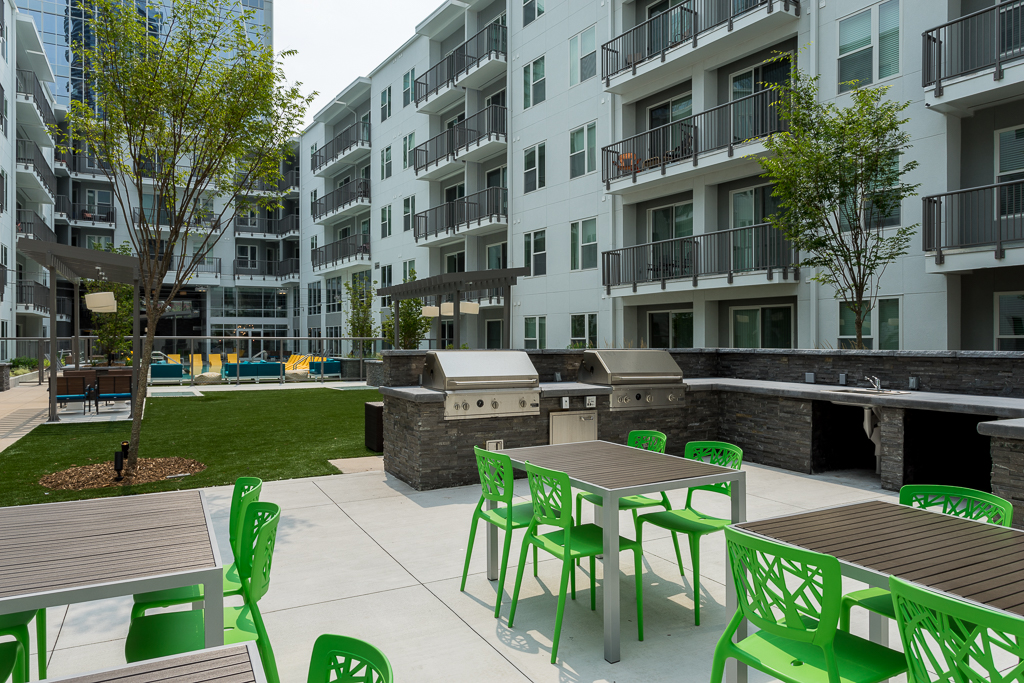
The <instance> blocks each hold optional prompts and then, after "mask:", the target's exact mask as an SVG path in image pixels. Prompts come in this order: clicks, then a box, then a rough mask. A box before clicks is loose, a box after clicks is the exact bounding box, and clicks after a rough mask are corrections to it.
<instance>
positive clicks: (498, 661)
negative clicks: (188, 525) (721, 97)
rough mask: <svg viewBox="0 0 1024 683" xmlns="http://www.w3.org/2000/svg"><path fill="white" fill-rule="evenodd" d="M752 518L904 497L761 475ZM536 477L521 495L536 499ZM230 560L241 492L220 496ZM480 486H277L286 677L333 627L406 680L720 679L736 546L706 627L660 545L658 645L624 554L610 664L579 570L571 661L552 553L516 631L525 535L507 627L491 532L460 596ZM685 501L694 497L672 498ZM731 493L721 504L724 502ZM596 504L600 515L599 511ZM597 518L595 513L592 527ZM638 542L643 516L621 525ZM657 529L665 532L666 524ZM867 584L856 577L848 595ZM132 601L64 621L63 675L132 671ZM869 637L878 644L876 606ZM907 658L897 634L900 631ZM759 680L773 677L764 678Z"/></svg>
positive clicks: (709, 555) (649, 573)
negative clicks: (716, 664) (640, 629)
mask: <svg viewBox="0 0 1024 683" xmlns="http://www.w3.org/2000/svg"><path fill="white" fill-rule="evenodd" d="M744 469H745V470H746V471H747V477H748V479H747V481H748V484H747V488H748V501H747V510H748V517H749V519H751V520H756V519H762V518H766V517H773V516H778V515H782V514H787V513H795V512H799V511H802V510H808V509H815V508H820V507H826V506H832V505H838V504H842V503H849V502H854V501H861V500H869V499H878V498H894V497H895V496H894V494H892V493H889V492H885V491H882V490H881V489H880V487H879V484H878V479H877V477H876V476H875V475H873V474H870V473H868V472H866V471H845V472H835V473H829V474H824V475H815V476H806V475H799V474H794V473H792V472H786V471H783V470H778V469H774V468H771V467H764V466H760V465H745V466H744ZM527 492H528V490H527V486H526V482H525V481H520V482H517V493H518V494H520V495H521V496H522V495H524V494H527ZM207 494H208V495H209V498H210V500H211V501H212V504H213V506H214V508H215V511H216V512H215V515H214V521H215V523H216V524H217V535H218V540H219V542H220V545H221V553H222V555H224V556H227V555H229V554H230V550H229V548H228V544H227V538H228V533H227V526H226V525H227V519H228V507H229V504H230V495H231V491H230V488H229V487H219V488H212V489H207ZM479 494H480V489H479V487H478V486H467V487H461V488H453V489H443V490H438V491H425V492H417V491H414V490H412V489H411V488H409V487H408V486H406V485H405V484H403V483H402V482H400V481H398V480H396V479H395V478H394V477H391V476H388V475H386V474H385V473H383V472H380V471H378V470H376V469H374V468H371V469H369V471H364V472H355V473H351V474H339V475H335V476H329V477H317V478H311V479H296V480H289V481H278V482H268V483H265V484H264V487H263V495H262V498H263V500H268V501H273V502H276V503H278V504H280V505H281V507H282V509H283V512H282V519H281V525H280V530H279V533H278V539H277V547H276V552H275V557H274V565H273V574H272V579H271V587H270V591H269V593H268V594H267V595H266V597H265V598H264V599H263V600H262V601H261V603H260V607H261V609H262V611H263V614H264V616H265V619H266V624H267V629H268V631H269V633H270V638H271V642H272V643H273V648H274V651H275V653H276V655H277V661H278V668H279V670H280V673H281V679H282V681H284V683H301V682H302V681H304V680H305V676H306V669H307V666H308V662H309V655H310V652H311V650H312V647H313V641H314V640H315V639H316V637H317V636H318V635H320V634H322V633H340V634H346V635H350V636H354V637H357V638H362V639H365V640H368V641H370V642H372V643H374V644H375V645H377V646H378V647H380V648H381V649H383V650H384V652H386V653H387V655H388V657H389V658H390V660H391V662H392V665H393V667H394V670H395V676H396V680H397V681H399V682H416V683H426V682H429V681H447V682H450V681H488V682H490V681H494V682H502V681H516V682H523V681H538V682H539V681H544V682H549V681H552V682H553V681H560V682H563V683H566V682H575V681H580V682H583V681H608V682H611V681H618V682H620V683H621V682H626V681H693V682H697V681H707V680H708V678H709V675H710V670H711V657H712V652H713V650H714V646H715V643H716V642H717V640H718V638H719V636H720V635H721V633H722V630H723V629H724V627H725V624H726V622H727V621H728V617H729V616H730V615H728V614H726V610H725V606H724V605H725V586H724V581H725V545H724V540H723V536H722V535H721V534H718V535H715V536H711V537H706V538H705V539H704V540H703V544H702V554H701V559H702V563H701V564H702V571H701V605H702V607H701V622H702V623H701V626H699V627H695V626H694V624H693V593H692V584H691V581H690V578H691V574H690V560H689V556H688V554H687V552H686V550H685V548H686V546H685V544H683V548H684V551H683V552H684V555H683V558H684V564H685V565H686V571H687V578H685V579H683V578H681V577H680V576H679V572H678V570H677V568H676V564H675V558H674V551H673V549H672V543H671V539H670V538H669V537H668V536H667V534H665V533H662V534H660V535H657V534H654V533H652V534H651V535H650V536H649V537H648V536H647V535H646V534H645V539H644V544H645V546H644V553H645V554H644V565H645V566H644V574H643V582H644V609H645V636H646V637H645V640H644V642H642V643H640V642H637V639H636V609H635V605H634V604H633V600H632V597H631V596H632V595H633V591H634V583H633V580H634V579H633V576H632V561H631V560H632V558H631V557H629V556H624V557H623V561H622V563H621V564H622V566H623V568H624V571H625V574H626V576H625V577H624V578H623V584H622V596H623V602H622V615H623V616H622V618H623V623H622V661H621V662H619V663H617V664H608V663H606V662H605V661H604V658H603V654H602V652H603V651H602V642H603V641H602V630H601V629H602V624H601V614H602V612H601V604H602V603H601V600H602V590H601V586H602V582H603V577H602V575H601V562H600V561H598V563H597V574H598V576H597V611H596V612H592V611H590V609H589V607H590V592H589V580H588V577H587V575H586V572H585V571H584V569H585V567H584V568H581V569H580V570H578V573H577V588H578V592H577V600H576V601H575V602H571V601H568V602H567V605H566V613H565V621H564V624H563V629H562V642H561V644H560V648H559V658H558V663H557V664H555V665H552V664H551V663H550V661H549V659H550V653H551V651H550V647H551V637H552V631H553V627H554V618H555V596H554V595H553V594H552V593H553V592H554V593H556V594H557V590H558V577H559V566H558V563H557V562H556V561H555V560H553V559H551V558H544V557H543V553H542V557H541V565H540V575H539V577H538V578H534V577H533V576H532V575H531V572H530V571H529V570H528V571H527V573H526V576H525V577H524V580H523V589H522V595H521V597H520V605H519V611H518V614H517V615H516V625H515V628H512V629H510V628H508V605H509V601H510V600H511V592H512V587H513V583H514V578H515V564H516V562H517V560H518V548H519V545H520V540H521V538H522V536H521V533H522V532H515V533H516V535H515V538H514V540H513V544H512V548H513V550H512V557H511V558H510V565H511V569H510V571H509V578H508V579H507V583H506V591H507V592H506V595H505V599H504V603H503V608H502V616H501V619H500V620H496V619H494V618H493V615H492V610H493V605H494V600H495V590H496V583H497V582H494V583H492V582H489V581H488V580H487V579H486V577H485V575H484V553H485V549H484V541H483V538H484V536H483V534H482V533H481V534H478V537H477V538H478V544H477V547H476V548H475V549H474V554H473V560H472V563H471V566H470V572H471V573H470V577H469V581H468V582H467V585H466V591H465V592H460V591H459V582H460V577H461V572H462V562H463V558H464V554H465V547H466V545H465V544H466V539H467V534H468V530H469V519H470V515H471V513H472V510H473V506H474V505H475V504H476V501H477V499H478V497H479ZM698 495H703V496H704V499H703V500H701V501H700V503H702V504H703V505H702V507H703V508H704V509H706V510H707V511H708V512H712V513H715V512H717V513H720V514H721V515H723V516H727V515H728V500H727V499H725V498H724V497H721V496H716V495H714V494H698ZM670 498H671V499H672V501H673V503H674V504H675V505H681V504H682V503H683V502H684V501H685V491H679V492H675V493H673V494H670ZM717 499H720V500H717ZM587 508H589V506H587ZM591 518H592V510H591V509H585V511H584V521H590V519H591ZM621 524H622V528H623V529H624V530H625V531H624V533H626V534H627V535H632V532H631V529H632V524H631V520H629V519H628V517H627V516H625V515H624V516H623V517H622V519H621ZM652 531H653V530H652ZM859 587H861V585H860V584H857V583H856V582H852V581H849V582H848V583H847V585H846V590H853V589H855V588H859ZM130 607H131V601H130V600H126V599H118V600H107V601H102V602H95V603H88V604H80V605H72V606H71V607H70V608H55V609H51V610H50V612H49V631H50V636H49V639H48V646H49V647H50V649H51V654H50V676H51V677H56V676H62V675H69V674H74V673H82V672H86V671H92V670H96V669H101V668H105V667H108V666H113V665H117V664H121V663H123V662H124V654H123V647H124V638H125V635H126V633H127V629H128V617H129V612H130ZM853 631H854V633H857V634H859V635H862V636H866V635H867V619H866V617H865V616H864V612H863V611H862V610H856V611H855V612H854V625H853ZM890 638H891V641H892V644H893V646H894V647H896V648H899V644H898V642H899V638H898V635H897V634H896V629H895V628H892V629H890ZM750 680H751V681H764V680H767V677H765V676H763V675H762V674H760V673H758V672H754V671H752V672H751V674H750Z"/></svg>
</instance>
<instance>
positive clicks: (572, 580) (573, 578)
mask: <svg viewBox="0 0 1024 683" xmlns="http://www.w3.org/2000/svg"><path fill="white" fill-rule="evenodd" d="M576 560H577V561H579V558H576ZM569 564H570V565H571V566H572V572H571V573H570V574H569V582H570V584H571V586H572V591H571V595H572V599H573V600H575V599H576V565H574V564H573V562H572V560H571V559H570V560H569Z"/></svg>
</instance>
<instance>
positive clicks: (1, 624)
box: [0, 609, 47, 683]
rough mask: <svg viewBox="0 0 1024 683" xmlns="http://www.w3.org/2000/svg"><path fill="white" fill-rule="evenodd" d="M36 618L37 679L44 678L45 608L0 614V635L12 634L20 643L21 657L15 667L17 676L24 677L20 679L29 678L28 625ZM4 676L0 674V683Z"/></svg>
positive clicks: (1, 668)
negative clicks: (17, 667) (16, 667)
mask: <svg viewBox="0 0 1024 683" xmlns="http://www.w3.org/2000/svg"><path fill="white" fill-rule="evenodd" d="M33 619H35V620H36V641H37V645H38V648H37V649H38V652H37V653H36V659H37V661H38V665H37V666H38V670H39V680H43V679H45V678H46V655H47V651H46V610H45V609H41V610H29V611H27V612H15V613H14V614H0V637H4V636H13V637H14V639H15V640H16V641H17V642H18V643H19V644H20V645H21V650H19V652H20V653H21V655H20V656H21V657H23V658H22V659H19V660H18V666H19V667H20V668H19V669H17V671H18V672H19V673H18V677H22V676H23V677H24V678H23V679H22V680H26V681H27V680H28V679H29V668H30V664H29V660H28V658H29V654H28V653H30V652H31V651H32V648H31V647H30V646H29V641H28V625H29V624H30V623H32V620H33ZM2 673H3V666H2V665H0V674H2ZM4 680H6V679H5V678H3V676H0V683H2V682H3V681H4Z"/></svg>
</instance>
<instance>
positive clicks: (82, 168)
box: [71, 154, 110, 176]
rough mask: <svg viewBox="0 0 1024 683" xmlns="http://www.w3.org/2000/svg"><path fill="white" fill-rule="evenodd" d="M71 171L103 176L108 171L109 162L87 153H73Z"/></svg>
mask: <svg viewBox="0 0 1024 683" xmlns="http://www.w3.org/2000/svg"><path fill="white" fill-rule="evenodd" d="M71 171H72V173H82V174H86V175H98V176H105V175H107V174H108V173H109V172H110V164H108V163H107V162H105V161H102V160H100V159H97V158H96V157H92V156H89V155H88V154H75V155H73V157H72V159H71Z"/></svg>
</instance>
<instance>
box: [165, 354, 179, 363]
mask: <svg viewBox="0 0 1024 683" xmlns="http://www.w3.org/2000/svg"><path fill="white" fill-rule="evenodd" d="M167 361H168V362H170V363H177V364H178V365H181V354H179V353H169V354H167Z"/></svg>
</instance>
